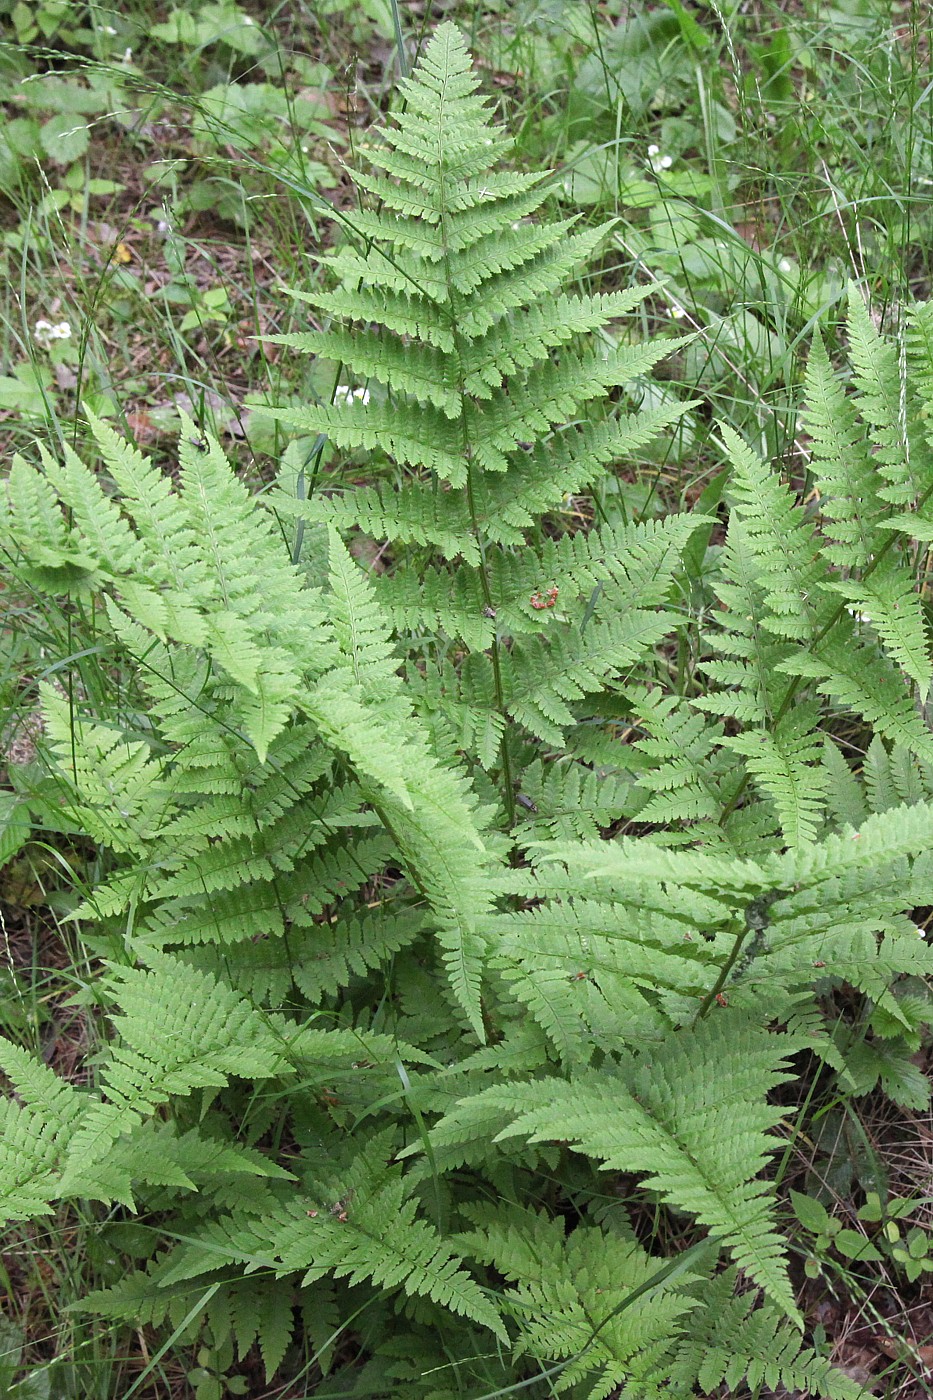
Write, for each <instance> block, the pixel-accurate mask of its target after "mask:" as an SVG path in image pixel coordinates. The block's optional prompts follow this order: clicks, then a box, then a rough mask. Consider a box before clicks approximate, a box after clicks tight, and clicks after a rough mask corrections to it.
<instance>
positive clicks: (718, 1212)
mask: <svg viewBox="0 0 933 1400" xmlns="http://www.w3.org/2000/svg"><path fill="white" fill-rule="evenodd" d="M791 1049H792V1047H789V1046H788V1045H787V1044H786V1042H784V1043H782V1040H781V1037H776V1036H774V1035H771V1034H768V1033H767V1032H766V1031H762V1030H760V1029H758V1028H756V1027H753V1026H752V1025H750V1024H749V1023H748V1022H746V1021H745V1019H744V1018H743V1017H741V1016H736V1015H733V1014H729V1013H727V1014H725V1015H722V1016H720V1017H718V1018H717V1019H716V1020H712V1019H710V1020H707V1021H701V1022H700V1023H699V1025H698V1026H697V1027H696V1028H695V1029H694V1030H692V1031H691V1032H690V1033H689V1034H687V1035H686V1036H685V1035H683V1034H678V1035H675V1036H672V1037H670V1038H669V1039H667V1040H666V1041H665V1043H664V1045H663V1046H662V1047H661V1048H659V1049H658V1050H657V1051H656V1052H655V1053H653V1054H651V1055H650V1056H645V1057H644V1058H643V1059H639V1061H637V1062H636V1063H635V1064H633V1066H632V1068H631V1069H630V1070H628V1071H623V1072H622V1073H621V1074H620V1075H618V1076H616V1075H614V1074H608V1075H607V1074H606V1072H605V1070H604V1071H602V1072H601V1073H599V1074H595V1073H592V1072H590V1071H586V1070H583V1071H581V1072H580V1073H579V1074H578V1075H577V1077H576V1078H575V1079H574V1080H572V1081H560V1080H553V1079H552V1080H548V1081H536V1082H529V1083H525V1084H522V1085H514V1086H508V1087H502V1088H493V1089H488V1090H486V1091H484V1092H483V1093H481V1094H480V1095H478V1096H477V1097H476V1099H475V1100H472V1101H471V1100H469V1099H467V1100H464V1101H462V1102H461V1104H460V1105H459V1106H458V1108H457V1109H456V1110H455V1111H454V1112H453V1113H452V1114H448V1115H447V1116H446V1117H445V1118H443V1119H442V1120H441V1122H440V1124H439V1125H438V1127H437V1128H435V1129H434V1131H433V1136H434V1137H435V1139H436V1140H437V1142H438V1143H439V1144H443V1143H444V1142H447V1141H450V1140H451V1139H452V1138H453V1139H454V1140H456V1138H459V1137H460V1136H461V1135H462V1134H463V1133H464V1132H466V1133H469V1132H471V1131H474V1130H475V1128H476V1127H477V1125H478V1123H477V1119H476V1118H475V1117H474V1105H475V1107H477V1108H483V1109H485V1108H486V1107H487V1106H488V1108H489V1109H490V1110H492V1111H493V1112H495V1113H499V1114H501V1113H503V1112H504V1113H506V1114H507V1115H508V1117H509V1118H510V1120H511V1121H510V1122H509V1124H508V1126H507V1127H506V1128H505V1129H503V1130H501V1131H500V1132H498V1133H497V1135H496V1140H497V1141H498V1140H499V1139H501V1138H507V1137H511V1136H514V1135H521V1136H525V1137H528V1138H529V1139H530V1141H532V1142H539V1141H542V1140H548V1139H554V1138H557V1139H560V1140H561V1141H569V1142H571V1143H572V1144H573V1145H574V1146H575V1147H576V1148H577V1150H579V1151H582V1152H585V1153H586V1154H587V1155H588V1156H592V1157H595V1158H597V1159H598V1160H600V1161H601V1162H603V1163H604V1164H605V1166H606V1167H614V1168H616V1169H618V1170H621V1171H636V1172H639V1173H645V1174H646V1177H645V1184H646V1185H647V1186H649V1187H650V1188H652V1189H654V1190H657V1191H659V1192H660V1194H661V1197H662V1199H664V1200H666V1201H668V1202H670V1203H671V1204H673V1205H676V1206H677V1207H678V1208H679V1209H681V1210H687V1211H689V1212H690V1213H691V1214H692V1215H695V1216H696V1217H697V1219H698V1220H700V1221H701V1223H703V1224H704V1225H706V1226H708V1227H709V1229H710V1232H711V1234H712V1236H713V1237H714V1238H715V1239H719V1240H722V1241H723V1243H724V1244H725V1245H726V1246H727V1248H728V1249H729V1250H730V1251H731V1253H732V1254H733V1256H734V1257H735V1260H736V1262H737V1263H738V1264H739V1265H740V1267H741V1268H743V1269H744V1270H745V1271H746V1272H747V1273H748V1274H749V1276H750V1277H751V1278H753V1279H754V1280H755V1282H756V1283H758V1284H759V1285H760V1286H761V1287H762V1288H764V1289H765V1291H766V1292H767V1294H768V1296H769V1297H771V1298H772V1299H773V1300H774V1301H775V1302H776V1303H777V1305H778V1306H779V1307H780V1308H781V1309H782V1311H783V1312H784V1313H785V1314H786V1315H788V1316H790V1317H793V1318H796V1317H797V1308H796V1304H795V1301H794V1294H793V1289H792V1288H791V1286H790V1282H789V1280H788V1278H787V1274H786V1268H785V1265H784V1242H783V1240H782V1238H781V1236H780V1235H779V1234H778V1233H777V1231H776V1229H775V1222H774V1215H773V1206H772V1203H771V1199H770V1193H769V1190H768V1188H767V1186H766V1185H765V1183H764V1182H762V1181H759V1180H756V1178H757V1177H758V1174H759V1173H760V1171H761V1170H762V1167H763V1166H764V1163H765V1159H766V1156H767V1154H768V1153H769V1152H771V1151H774V1149H775V1147H776V1142H775V1140H774V1138H773V1137H771V1136H770V1135H769V1133H768V1129H769V1128H771V1127H773V1126H774V1124H775V1123H777V1121H778V1119H779V1118H780V1117H781V1110H780V1108H777V1107H773V1106H769V1105H768V1104H766V1103H765V1097H764V1096H765V1093H766V1092H767V1090H768V1089H769V1088H771V1087H773V1086H775V1085H777V1084H779V1083H781V1082H783V1081H784V1080H786V1079H788V1078H791V1077H792V1076H791V1074H790V1072H789V1071H788V1069H787V1067H786V1062H785V1060H784V1058H783V1057H784V1055H786V1054H787V1053H790V1050H791ZM727 1083H728V1084H729V1090H728V1093H726V1092H725V1085H726V1084H727ZM718 1120H721V1122H720V1124H719V1126H716V1124H717V1121H718ZM484 1127H485V1125H484Z"/></svg>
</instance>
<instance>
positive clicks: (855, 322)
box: [846, 282, 918, 505]
mask: <svg viewBox="0 0 933 1400" xmlns="http://www.w3.org/2000/svg"><path fill="white" fill-rule="evenodd" d="M846 330H847V331H848V336H849V358H850V359H851V361H852V367H853V376H852V378H853V384H854V386H855V390H856V393H855V396H854V400H853V402H854V403H855V406H856V408H857V409H858V412H859V416H860V417H861V418H862V420H863V421H864V422H865V423H866V424H867V426H868V427H869V429H870V431H871V436H872V440H873V441H874V442H875V444H876V446H877V450H876V452H875V458H874V460H875V463H876V465H877V469H878V471H879V473H880V475H881V477H882V479H883V480H884V481H885V483H886V485H884V486H883V487H881V488H880V489H879V491H878V495H879V496H880V497H881V499H882V500H885V501H888V502H890V504H891V505H906V504H907V503H908V502H909V501H911V500H912V499H913V498H914V496H915V495H917V494H918V493H917V491H916V489H915V486H914V483H913V481H912V478H911V469H910V458H909V448H908V445H907V425H906V421H905V419H904V414H903V411H902V402H901V371H900V366H899V363H898V352H897V349H896V348H895V346H894V345H892V344H891V342H890V341H889V340H887V339H886V338H885V337H884V336H883V335H882V334H881V332H880V331H878V330H876V328H875V325H874V322H873V321H872V319H871V317H870V316H869V314H868V308H867V307H866V306H865V303H864V301H863V300H862V295H861V292H860V291H859V289H858V287H857V286H856V284H855V283H854V282H850V283H849V288H848V315H847V317H846Z"/></svg>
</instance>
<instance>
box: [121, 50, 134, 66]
mask: <svg viewBox="0 0 933 1400" xmlns="http://www.w3.org/2000/svg"><path fill="white" fill-rule="evenodd" d="M132 61H133V50H132V49H124V50H123V57H122V58H121V59H120V62H121V63H124V64H126V63H132Z"/></svg>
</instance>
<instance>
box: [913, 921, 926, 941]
mask: <svg viewBox="0 0 933 1400" xmlns="http://www.w3.org/2000/svg"><path fill="white" fill-rule="evenodd" d="M914 928H915V929H916V930H917V937H918V938H926V936H927V931H926V929H925V928H921V927H920V925H919V924H914Z"/></svg>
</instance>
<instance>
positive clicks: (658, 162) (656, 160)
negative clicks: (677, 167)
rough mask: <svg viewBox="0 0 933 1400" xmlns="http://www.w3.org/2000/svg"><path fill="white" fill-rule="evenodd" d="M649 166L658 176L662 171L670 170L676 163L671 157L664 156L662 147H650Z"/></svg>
mask: <svg viewBox="0 0 933 1400" xmlns="http://www.w3.org/2000/svg"><path fill="white" fill-rule="evenodd" d="M648 164H649V165H650V166H651V169H652V170H653V171H654V173H655V175H657V174H659V173H660V172H661V171H662V170H670V168H671V166H672V165H673V164H674V162H673V160H672V158H671V157H670V156H662V154H661V147H660V146H649V147H648Z"/></svg>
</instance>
